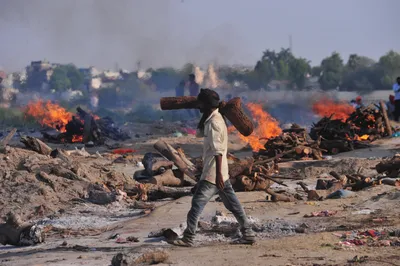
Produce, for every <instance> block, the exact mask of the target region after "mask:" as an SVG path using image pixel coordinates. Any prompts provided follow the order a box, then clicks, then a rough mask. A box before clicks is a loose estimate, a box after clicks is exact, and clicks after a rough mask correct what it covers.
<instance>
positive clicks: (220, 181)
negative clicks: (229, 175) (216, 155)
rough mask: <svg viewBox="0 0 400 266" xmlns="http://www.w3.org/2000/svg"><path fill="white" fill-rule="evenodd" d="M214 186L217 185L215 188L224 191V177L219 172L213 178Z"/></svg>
mask: <svg viewBox="0 0 400 266" xmlns="http://www.w3.org/2000/svg"><path fill="white" fill-rule="evenodd" d="M215 184H216V185H217V188H218V189H219V190H221V191H222V190H224V188H225V184H224V177H223V176H222V174H221V172H219V173H217V176H216V178H215Z"/></svg>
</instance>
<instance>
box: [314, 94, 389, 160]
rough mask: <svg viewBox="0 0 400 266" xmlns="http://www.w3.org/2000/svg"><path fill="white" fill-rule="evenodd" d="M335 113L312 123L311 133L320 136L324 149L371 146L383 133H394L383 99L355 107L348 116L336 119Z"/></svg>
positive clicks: (336, 150) (335, 150) (341, 150)
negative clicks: (378, 103) (377, 102)
mask: <svg viewBox="0 0 400 266" xmlns="http://www.w3.org/2000/svg"><path fill="white" fill-rule="evenodd" d="M334 116H335V114H331V115H330V116H329V117H323V118H322V119H321V120H320V121H318V122H317V123H315V124H313V126H312V128H311V131H310V136H311V138H312V139H314V140H317V139H318V138H321V145H320V147H321V148H322V149H325V150H327V151H328V152H330V153H331V154H336V153H338V152H344V151H350V150H353V149H355V148H364V147H368V144H369V143H370V142H372V141H374V140H376V139H379V138H381V137H386V136H391V135H392V128H391V125H390V122H389V119H388V117H387V112H386V109H385V107H384V104H383V102H381V103H380V105H379V106H377V105H369V106H367V107H362V108H359V109H357V110H355V111H354V112H353V113H351V114H349V115H348V117H347V118H346V119H343V118H338V119H334Z"/></svg>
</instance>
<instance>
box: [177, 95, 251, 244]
mask: <svg viewBox="0 0 400 266" xmlns="http://www.w3.org/2000/svg"><path fill="white" fill-rule="evenodd" d="M197 100H198V102H199V105H200V106H199V108H200V112H201V113H202V114H203V116H202V118H201V119H200V122H199V125H198V137H204V143H203V172H202V175H201V178H200V181H199V183H198V184H197V189H196V191H195V193H194V195H193V199H192V206H191V208H190V211H189V213H188V215H187V227H186V230H185V232H184V233H183V238H181V239H177V240H174V241H172V242H170V243H171V244H173V245H177V246H184V247H190V246H193V243H194V237H195V234H196V228H197V223H198V220H199V217H200V214H201V212H202V211H203V209H204V207H205V205H206V204H207V203H208V201H209V200H210V199H211V198H212V197H213V196H214V195H216V194H217V193H218V194H219V196H220V198H221V199H222V202H223V203H224V205H225V207H226V208H227V209H228V210H229V211H230V212H232V213H233V215H234V216H235V217H236V219H237V221H238V222H239V224H240V227H241V232H242V234H243V237H242V239H240V240H238V241H237V242H238V243H242V244H253V243H254V242H255V234H254V232H253V230H252V229H251V225H250V223H249V220H248V218H247V216H246V214H245V212H244V210H243V207H242V205H241V204H240V202H239V200H238V198H237V197H236V194H235V192H234V190H233V188H232V185H231V183H230V181H229V174H228V159H227V153H228V133H227V132H228V130H227V127H226V124H225V120H224V118H223V116H222V115H221V114H220V112H219V110H218V106H219V101H220V99H219V95H218V94H217V93H216V92H215V91H213V90H210V89H201V91H200V93H199V95H198V97H197Z"/></svg>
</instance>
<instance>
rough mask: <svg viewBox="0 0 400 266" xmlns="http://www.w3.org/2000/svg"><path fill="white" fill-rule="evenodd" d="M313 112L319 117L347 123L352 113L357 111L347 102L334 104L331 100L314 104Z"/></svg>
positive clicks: (323, 100)
mask: <svg viewBox="0 0 400 266" xmlns="http://www.w3.org/2000/svg"><path fill="white" fill-rule="evenodd" d="M312 109H313V112H314V113H315V114H317V115H319V116H327V117H330V116H331V115H333V117H332V118H333V119H340V120H342V121H345V120H346V119H347V118H348V117H349V116H350V114H351V113H353V112H354V111H355V109H354V107H353V106H351V105H350V104H348V103H345V102H334V101H332V100H330V99H322V100H321V101H319V102H316V103H314V105H313V107H312Z"/></svg>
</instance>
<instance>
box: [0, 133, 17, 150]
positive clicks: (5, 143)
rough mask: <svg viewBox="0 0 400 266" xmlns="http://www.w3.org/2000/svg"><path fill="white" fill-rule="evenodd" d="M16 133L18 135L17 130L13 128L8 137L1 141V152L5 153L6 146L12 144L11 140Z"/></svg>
mask: <svg viewBox="0 0 400 266" xmlns="http://www.w3.org/2000/svg"><path fill="white" fill-rule="evenodd" d="M15 133H17V129H16V128H13V129H12V130H11V131H10V133H8V135H7V136H6V137H5V138H4V139H2V140H1V142H0V152H4V150H5V148H6V146H7V145H8V143H9V142H10V140H11V139H12V138H13V137H14V135H15Z"/></svg>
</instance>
